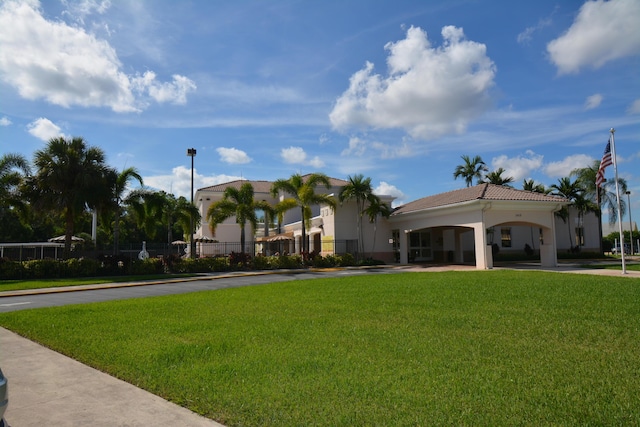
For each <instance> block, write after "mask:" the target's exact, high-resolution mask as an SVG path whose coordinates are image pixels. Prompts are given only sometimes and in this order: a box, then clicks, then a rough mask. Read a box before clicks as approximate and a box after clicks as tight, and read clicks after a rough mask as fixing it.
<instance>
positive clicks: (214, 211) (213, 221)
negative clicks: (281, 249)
mask: <svg viewBox="0 0 640 427" xmlns="http://www.w3.org/2000/svg"><path fill="white" fill-rule="evenodd" d="M253 196H254V191H253V185H251V183H249V182H246V183H244V184H242V185H241V186H240V189H237V188H235V187H227V188H225V189H224V193H223V196H222V200H219V201H217V202H214V203H212V204H211V206H209V209H208V210H207V220H208V221H209V225H210V226H211V229H212V230H213V232H214V234H215V228H216V227H217V226H218V224H220V223H222V222H223V221H224V220H226V219H227V218H230V217H232V216H235V218H236V223H237V224H238V225H239V226H240V246H241V247H242V252H244V251H245V240H246V237H245V226H246V224H247V222H248V223H249V224H251V230H252V231H253V232H254V233H255V230H256V227H257V226H258V216H257V214H256V210H257V209H262V210H266V209H269V204H268V203H267V202H265V201H257V200H255V199H254V197H253Z"/></svg>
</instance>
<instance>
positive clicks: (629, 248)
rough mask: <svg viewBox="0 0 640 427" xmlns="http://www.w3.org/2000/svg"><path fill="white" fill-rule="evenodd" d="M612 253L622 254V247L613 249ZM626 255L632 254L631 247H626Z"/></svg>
mask: <svg viewBox="0 0 640 427" xmlns="http://www.w3.org/2000/svg"><path fill="white" fill-rule="evenodd" d="M611 253H612V254H620V253H621V250H620V245H618V246H616V247H614V248H611ZM624 253H625V255H629V254H630V253H631V247H629V245H624Z"/></svg>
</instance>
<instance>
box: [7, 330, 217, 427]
mask: <svg viewBox="0 0 640 427" xmlns="http://www.w3.org/2000/svg"><path fill="white" fill-rule="evenodd" d="M0 366H1V367H2V371H3V372H4V374H5V376H6V377H7V378H8V379H9V406H8V408H7V412H6V414H5V419H6V420H7V422H8V423H9V425H10V426H11V427H30V426H34V427H36V426H38V427H40V426H56V427H60V426H92V427H101V426H105V427H107V426H109V427H114V426H131V427H135V426H140V427H143V426H144V427H148V426H156V425H169V426H194V427H213V426H218V427H221V426H222V424H218V423H216V422H215V421H212V420H209V419H207V418H204V417H201V416H200V415H198V414H195V413H193V412H191V411H189V410H187V409H185V408H183V407H181V406H178V405H175V404H173V403H171V402H168V401H166V400H164V399H162V398H160V397H158V396H156V395H153V394H151V393H148V392H146V391H144V390H141V389H139V388H137V387H135V386H133V385H131V384H129V383H126V382H124V381H121V380H119V379H117V378H114V377H111V376H109V375H107V374H105V373H103V372H100V371H98V370H96V369H93V368H90V367H88V366H86V365H83V364H82V363H80V362H77V361H75V360H73V359H71V358H69V357H66V356H63V355H61V354H59V353H56V352H55V351H52V350H49V349H48V348H45V347H43V346H41V345H39V344H36V343H34V342H32V341H29V340H27V339H25V338H22V337H20V336H19V335H16V334H14V333H13V332H11V331H8V330H6V329H3V328H0Z"/></svg>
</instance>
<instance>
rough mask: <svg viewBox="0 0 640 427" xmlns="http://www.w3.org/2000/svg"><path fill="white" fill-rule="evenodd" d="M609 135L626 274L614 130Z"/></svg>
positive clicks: (623, 270) (623, 265) (624, 264)
mask: <svg viewBox="0 0 640 427" xmlns="http://www.w3.org/2000/svg"><path fill="white" fill-rule="evenodd" d="M609 132H610V133H611V157H612V159H613V170H614V171H615V175H616V178H615V179H616V201H617V203H618V229H619V231H620V253H621V254H622V274H627V264H626V262H625V259H624V234H622V213H621V212H620V185H619V184H618V160H617V159H616V141H615V139H614V137H613V134H614V133H615V132H616V130H615V129H614V128H611V129H610V130H609Z"/></svg>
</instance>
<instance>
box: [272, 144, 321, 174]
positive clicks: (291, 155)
mask: <svg viewBox="0 0 640 427" xmlns="http://www.w3.org/2000/svg"><path fill="white" fill-rule="evenodd" d="M280 157H282V160H284V162H285V163H289V164H298V165H305V166H313V167H314V168H316V169H319V168H321V167H324V162H323V161H322V160H321V159H320V157H318V156H316V157H314V158H312V159H311V160H307V153H306V152H305V151H304V150H303V149H302V148H301V147H289V148H283V149H282V150H281V151H280Z"/></svg>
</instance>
